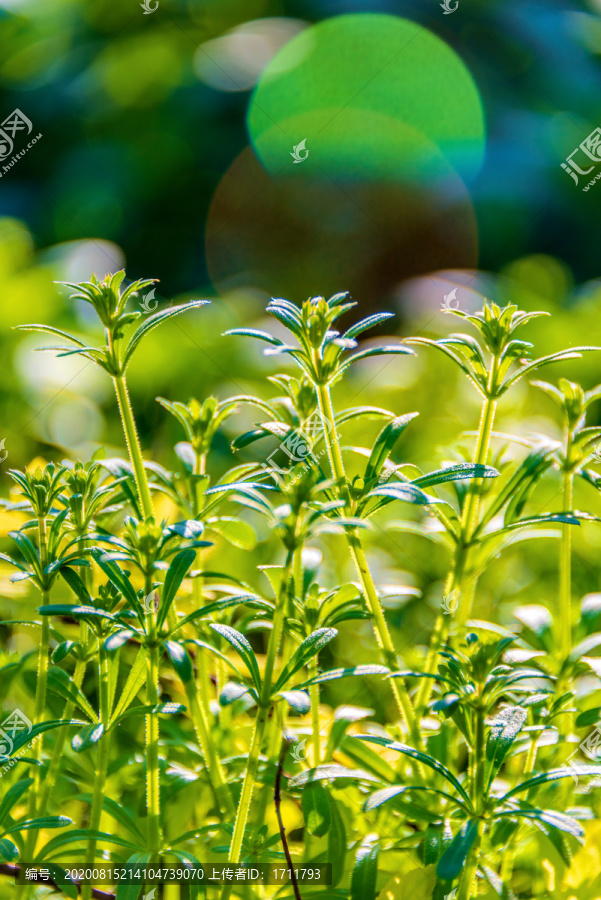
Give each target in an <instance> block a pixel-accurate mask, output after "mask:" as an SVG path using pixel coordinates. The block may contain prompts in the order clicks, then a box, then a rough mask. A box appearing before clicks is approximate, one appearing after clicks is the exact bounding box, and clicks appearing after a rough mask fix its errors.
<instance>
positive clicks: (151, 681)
mask: <svg viewBox="0 0 601 900" xmlns="http://www.w3.org/2000/svg"><path fill="white" fill-rule="evenodd" d="M147 665H148V680H147V690H148V704H149V706H152V707H156V706H157V705H158V702H159V648H158V646H157V644H156V643H155V642H154V641H153V642H152V644H151V646H150V647H149V651H148V660H147ZM146 809H147V813H148V850H149V854H150V861H151V862H153V863H158V862H159V851H160V848H161V843H162V837H161V794H160V769H159V717H158V714H157V713H155V712H150V713H149V714H148V715H147V716H146Z"/></svg>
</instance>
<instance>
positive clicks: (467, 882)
mask: <svg viewBox="0 0 601 900" xmlns="http://www.w3.org/2000/svg"><path fill="white" fill-rule="evenodd" d="M483 831H484V819H480V821H479V822H478V834H477V835H476V840H475V841H474V843H473V844H472V846H471V848H470V851H469V853H468V855H467V860H466V862H465V867H464V869H463V873H462V876H461V881H460V883H459V889H458V892H457V900H470V897H474V896H475V892H474V891H473V888H474V884H475V881H476V874H477V872H478V861H479V859H480V847H481V844H482V834H483Z"/></svg>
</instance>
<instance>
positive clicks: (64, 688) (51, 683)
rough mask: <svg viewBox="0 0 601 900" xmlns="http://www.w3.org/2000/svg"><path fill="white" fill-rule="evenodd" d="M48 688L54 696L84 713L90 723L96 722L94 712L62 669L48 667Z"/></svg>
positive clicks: (96, 718)
mask: <svg viewBox="0 0 601 900" xmlns="http://www.w3.org/2000/svg"><path fill="white" fill-rule="evenodd" d="M48 688H49V690H51V691H54V693H55V694H59V695H60V696H61V697H62V698H63V699H64V700H70V701H71V702H72V703H75V705H76V706H78V707H79V708H80V709H81V710H82V712H85V714H86V715H87V716H89V717H90V719H91V720H92V722H98V715H97V713H96V710H95V709H94V707H93V706H92V704H91V703H90V701H89V700H88V698H87V697H86V695H85V694H84V693H83V691H82V690H81V689H80V688H78V687H77V685H76V684H75V682H74V681H73V680H72V679H71V678H70V677H69V676H68V675H67V673H66V672H65V671H64V669H61V668H59V667H58V666H51V667H50V669H49V670H48Z"/></svg>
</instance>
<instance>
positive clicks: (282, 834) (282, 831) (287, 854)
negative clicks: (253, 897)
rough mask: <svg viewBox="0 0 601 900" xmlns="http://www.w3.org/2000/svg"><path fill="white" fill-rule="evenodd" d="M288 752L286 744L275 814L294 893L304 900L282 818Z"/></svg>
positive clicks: (296, 896)
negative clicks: (283, 780) (283, 775)
mask: <svg viewBox="0 0 601 900" xmlns="http://www.w3.org/2000/svg"><path fill="white" fill-rule="evenodd" d="M287 752H288V746H287V744H284V746H283V747H282V749H281V751H280V761H279V763H278V769H277V773H276V776H275V786H274V792H273V802H274V806H275V814H276V817H277V820H278V827H279V829H280V837H281V839H282V846H283V848H284V856H285V857H286V862H287V864H288V870H289V872H290V880H291V882H292V889H293V891H294V897H295V900H303V898H302V896H301V892H300V889H299V886H298V881H297V878H296V872H295V870H294V863H293V861H292V855H291V853H290V846H289V844H288V838H287V836H286V828H285V826H284V820H283V818H282V791H281V787H282V774H283V771H284V760H285V758H286V754H287Z"/></svg>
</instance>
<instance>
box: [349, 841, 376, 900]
mask: <svg viewBox="0 0 601 900" xmlns="http://www.w3.org/2000/svg"><path fill="white" fill-rule="evenodd" d="M379 853H380V846H379V844H377V843H374V842H373V841H372V840H366V841H365V842H364V843H363V844H361V846H360V847H359V849H358V850H357V853H356V855H355V865H354V866H353V871H352V874H351V900H375V898H376V882H377V880H378V856H379Z"/></svg>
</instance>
